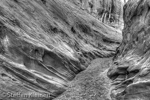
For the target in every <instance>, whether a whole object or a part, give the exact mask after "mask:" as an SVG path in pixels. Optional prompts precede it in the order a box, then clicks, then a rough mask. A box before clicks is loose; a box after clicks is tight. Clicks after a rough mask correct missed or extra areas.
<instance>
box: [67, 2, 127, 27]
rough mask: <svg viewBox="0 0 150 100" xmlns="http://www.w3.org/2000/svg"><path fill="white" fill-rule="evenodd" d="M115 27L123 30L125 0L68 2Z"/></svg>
mask: <svg viewBox="0 0 150 100" xmlns="http://www.w3.org/2000/svg"><path fill="white" fill-rule="evenodd" d="M67 1H70V2H71V3H73V4H75V5H77V6H78V7H79V8H81V9H83V10H85V11H87V12H88V13H90V14H92V15H93V16H95V17H97V18H98V19H99V20H101V21H102V22H104V23H107V24H109V25H111V26H113V27H117V28H121V29H122V28H123V27H121V26H122V25H123V16H122V15H123V5H124V4H125V3H126V1H125V0H67Z"/></svg>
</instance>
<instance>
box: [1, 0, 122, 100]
mask: <svg viewBox="0 0 150 100" xmlns="http://www.w3.org/2000/svg"><path fill="white" fill-rule="evenodd" d="M121 40H122V37H121V31H120V30H117V29H115V28H112V27H110V26H109V25H106V24H104V23H102V22H101V21H99V20H98V19H96V18H95V17H93V16H91V15H90V14H88V13H86V12H84V11H82V10H79V9H77V8H75V6H74V5H73V4H69V2H64V1H63V0H1V2H0V68H1V69H2V70H3V71H0V74H1V77H0V78H1V80H2V81H1V82H2V83H3V82H4V83H5V82H8V80H10V81H11V82H12V83H14V84H15V82H16V83H17V84H19V87H20V88H21V89H22V91H23V92H22V91H20V89H18V88H19V87H18V88H17V86H16V85H14V84H13V85H11V82H10V83H9V84H8V85H7V84H2V85H4V86H5V87H6V88H7V89H6V90H7V91H5V89H3V90H2V92H4V93H5V94H7V92H8V91H9V92H13V90H11V88H12V87H13V86H14V87H15V89H14V90H15V91H14V92H15V93H16V91H19V92H21V93H24V91H26V92H36V93H40V94H50V97H48V98H50V99H52V98H55V97H57V96H58V95H60V94H61V93H63V92H64V91H65V90H66V87H67V84H68V82H70V81H71V80H73V78H74V77H75V76H76V75H77V74H78V73H79V72H81V71H83V70H85V69H86V68H87V66H88V65H89V63H90V62H91V60H93V59H95V58H98V57H110V56H113V55H114V53H115V50H116V48H117V47H118V45H119V44H120V42H121ZM4 76H5V77H4ZM5 78H6V79H8V80H5ZM9 85H11V87H10V86H9ZM14 92H13V93H14ZM0 97H2V99H5V100H7V99H9V98H7V96H0ZM3 97H4V98H3ZM46 98H47V97H46ZM0 99H1V98H0Z"/></svg>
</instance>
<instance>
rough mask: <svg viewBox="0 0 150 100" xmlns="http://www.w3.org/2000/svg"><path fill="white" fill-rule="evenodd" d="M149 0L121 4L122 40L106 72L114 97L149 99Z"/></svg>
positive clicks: (126, 99)
mask: <svg viewBox="0 0 150 100" xmlns="http://www.w3.org/2000/svg"><path fill="white" fill-rule="evenodd" d="M149 7H150V0H129V1H128V3H127V4H126V5H125V6H124V22H125V27H124V30H123V42H122V43H121V45H120V47H119V48H118V50H117V53H116V56H115V57H114V63H112V66H111V68H110V69H109V71H108V76H109V77H110V79H112V80H113V82H114V83H115V82H116V83H117V80H118V77H119V76H120V75H121V76H124V77H122V78H121V79H122V80H121V81H119V82H118V83H117V84H112V87H113V89H112V90H111V92H112V94H111V96H112V98H114V100H149V98H150V97H149V95H150V94H149V93H150V92H149V80H150V75H149V73H150V58H149V56H150V51H149V47H150V34H149V20H150V18H149V16H150V13H149Z"/></svg>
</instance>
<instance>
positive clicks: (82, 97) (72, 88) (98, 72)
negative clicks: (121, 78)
mask: <svg viewBox="0 0 150 100" xmlns="http://www.w3.org/2000/svg"><path fill="white" fill-rule="evenodd" d="M110 62H111V58H107V59H106V58H98V59H95V60H93V61H92V62H91V64H90V65H89V67H88V68H87V69H86V70H85V71H83V72H81V73H79V74H78V75H77V76H76V77H75V79H74V80H73V81H72V82H70V83H69V87H68V89H67V90H66V91H65V92H64V93H63V94H62V95H61V96H60V97H58V98H56V99H54V100H110V99H109V88H110V87H109V86H110V80H109V79H108V77H107V69H108V67H109V63H110Z"/></svg>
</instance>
